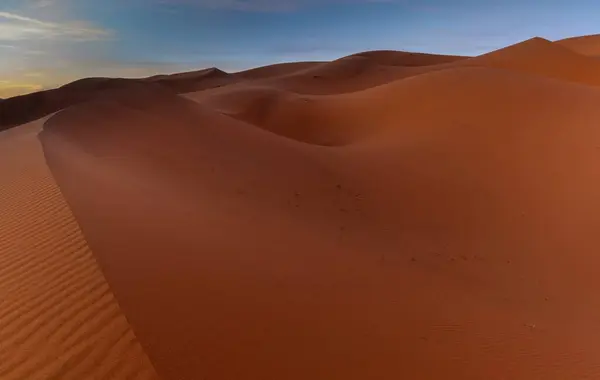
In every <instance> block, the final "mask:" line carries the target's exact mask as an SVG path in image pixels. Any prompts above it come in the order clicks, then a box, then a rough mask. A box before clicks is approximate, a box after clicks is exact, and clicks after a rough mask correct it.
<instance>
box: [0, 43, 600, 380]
mask: <svg viewBox="0 0 600 380" xmlns="http://www.w3.org/2000/svg"><path fill="white" fill-rule="evenodd" d="M599 70H600V61H597V60H596V59H595V58H593V57H590V56H585V55H582V54H579V53H577V52H576V51H574V50H571V49H570V48H568V47H565V46H563V45H562V44H560V43H553V42H550V41H547V40H544V39H541V38H534V39H531V40H528V41H524V42H522V43H519V44H516V45H513V46H509V47H506V48H504V49H500V50H498V51H495V52H491V53H489V54H485V55H482V56H479V57H472V58H468V57H447V56H441V57H440V56H430V55H414V54H412V55H411V54H408V53H403V52H386V51H383V52H381V51H380V52H365V53H358V54H356V55H352V56H349V57H344V58H341V59H339V60H336V61H332V62H301V63H297V64H278V65H273V66H272V67H263V68H259V69H255V70H251V71H247V72H243V73H234V74H227V73H223V72H221V71H219V70H216V69H208V70H204V71H199V72H194V73H185V74H181V75H176V76H170V77H158V78H154V79H153V80H145V81H141V82H136V84H135V85H129V82H128V85H127V86H122V85H120V84H119V85H117V86H113V85H111V86H109V88H107V87H106V86H105V85H104V84H103V85H102V87H103V89H102V91H96V92H94V95H93V96H92V97H90V98H89V99H88V100H89V101H82V102H80V103H79V104H77V105H74V106H72V107H70V108H68V109H66V110H64V111H62V112H59V113H57V114H56V115H54V116H52V117H50V118H49V119H48V120H47V121H45V122H44V125H43V130H42V132H41V133H40V134H39V140H40V142H41V145H42V149H43V153H44V156H45V159H46V164H47V168H49V169H50V172H51V173H52V178H53V180H54V181H56V184H58V186H59V187H60V192H59V193H58V194H60V196H61V197H64V199H65V200H66V201H67V202H68V205H69V206H68V211H70V212H72V216H73V217H74V220H76V222H77V225H78V226H79V227H80V228H81V233H82V234H83V236H85V241H86V242H87V244H88V245H89V250H86V252H88V255H89V256H88V257H91V258H93V259H95V260H96V261H97V263H98V266H99V268H100V270H101V272H98V273H99V274H98V275H97V276H99V277H98V278H99V279H98V281H100V280H103V279H104V278H105V279H106V281H107V283H108V285H109V286H110V288H107V289H110V292H112V294H113V295H114V299H116V300H117V301H118V307H117V306H115V308H116V309H115V315H121V316H124V317H126V321H127V322H128V324H129V325H127V322H125V319H123V325H122V326H123V327H122V328H123V329H127V328H128V326H130V327H131V330H127V331H131V332H130V333H129V334H131V335H130V336H131V337H132V339H137V340H139V346H136V347H138V348H136V350H138V351H136V352H137V353H136V354H132V355H133V356H135V357H136V358H139V359H136V360H137V363H140V362H144V361H143V360H145V359H141V358H143V357H144V356H143V355H144V354H145V355H147V358H148V360H149V362H150V363H152V366H153V367H154V368H155V369H156V372H157V374H158V376H160V378H161V379H167V380H176V379H177V380H187V379H190V380H191V379H194V380H195V379H224V380H225V379H250V380H252V379H257V380H258V379H291V380H295V379H298V380H300V379H323V380H325V379H337V378H343V379H350V380H354V379H356V380H362V379H385V380H387V379H399V378H407V379H438V378H444V379H457V380H458V379H461V380H463V379H466V380H479V379H516V380H532V379H533V380H535V379H540V380H541V379H544V380H548V379H550V380H553V379H556V380H564V379H595V378H598V376H600V370H599V368H600V358H599V357H598V355H597V352H598V350H600V343H599V342H600V330H598V328H597V321H598V320H599V319H600V300H598V297H596V296H595V293H594V289H596V288H598V287H600V278H598V276H597V274H596V272H597V270H596V268H597V266H598V264H600V259H599V258H598V257H597V252H598V251H599V250H600V240H598V238H597V229H598V225H599V223H600V201H599V200H598V197H597V194H598V193H599V192H600V176H599V174H598V170H597V168H598V166H599V165H600V130H599V129H598V127H597V126H598V125H599V124H600V109H599V108H598V107H597V104H600V87H599V86H598V85H599V84H600V83H598V78H600V75H598V74H600V71H599ZM223 78H225V79H223ZM205 79H206V81H207V82H204V83H209V84H210V83H212V84H210V85H203V84H202V83H203V81H204V80H205ZM217 79H218V81H223V82H219V84H218V85H214V86H213V84H214V83H216V82H215V81H216V80H217ZM165 80H168V81H171V80H172V81H173V83H176V86H175V87H177V88H180V89H183V88H191V87H187V86H188V85H187V84H186V81H188V80H189V82H190V83H189V86H192V87H195V86H200V88H201V89H200V90H197V91H191V92H186V93H185V94H178V92H181V91H180V90H175V91H174V90H173V88H174V87H173V86H170V85H160V84H158V83H156V82H157V81H165ZM90 83H93V84H94V85H97V84H98V83H104V82H103V81H100V82H97V81H92V82H87V83H85V82H84V83H83V84H84V85H85V87H86V88H88V86H89V85H90ZM111 83H116V82H111ZM119 83H121V82H119ZM80 84H81V83H80ZM180 86H181V87H180ZM10 132H13V131H12V130H11V131H9V133H10ZM15 149H17V148H15ZM37 149H38V153H39V146H38V148H37ZM18 151H19V152H21V151H23V152H25V153H20V154H24V155H25V156H27V157H29V156H32V157H33V155H32V154H31V153H27V152H26V151H25V150H24V149H22V148H18ZM36 162H37V161H36ZM43 167H44V170H47V169H46V166H43ZM12 198H14V199H18V197H16V196H15V197H12ZM36 199H37V198H36ZM61 199H62V198H61ZM27 203H28V204H30V203H31V204H33V202H27ZM40 207H42V206H40ZM44 207H46V206H44ZM65 207H66V206H65ZM65 212H66V211H65ZM7 230H9V231H10V229H7ZM0 231H3V229H0ZM90 250H91V253H90ZM65 251H67V250H65ZM8 273H12V272H10V271H9V272H8ZM102 275H103V276H104V277H102ZM107 291H108V290H107ZM90 308H91V306H90ZM120 313H121V314H120ZM133 336H135V337H137V338H133ZM100 346H101V345H100ZM90 347H91V348H90V350H91V349H95V348H96V347H98V345H96V344H91V345H90ZM123 360H124V362H123V364H122V365H123V366H125V363H129V362H130V361H129V360H127V359H123ZM72 362H79V359H77V358H76V359H72ZM144 363H148V362H144ZM144 368H148V367H144ZM139 371H140V372H143V371H142V370H141V369H140V370H139ZM100 378H101V377H100Z"/></svg>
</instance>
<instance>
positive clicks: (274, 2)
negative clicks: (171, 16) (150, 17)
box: [155, 0, 403, 12]
mask: <svg viewBox="0 0 600 380" xmlns="http://www.w3.org/2000/svg"><path fill="white" fill-rule="evenodd" d="M155 1H157V2H158V3H159V4H164V5H177V4H184V5H195V6H200V7H205V8H210V9H225V10H235V11H249V12H286V11H293V10H298V9H302V8H307V7H312V6H317V5H326V4H352V3H354V4H360V3H381V2H385V3H394V2H401V1H403V0H155Z"/></svg>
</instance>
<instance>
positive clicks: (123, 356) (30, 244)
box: [0, 123, 158, 380]
mask: <svg viewBox="0 0 600 380" xmlns="http://www.w3.org/2000/svg"><path fill="white" fill-rule="evenodd" d="M40 129H41V123H33V124H31V125H24V126H22V127H19V128H16V129H13V130H10V131H6V132H2V133H0V181H1V186H0V218H1V220H2V227H1V228H0V300H1V301H0V342H2V343H1V344H0V378H1V379H3V380H12V379H14V380H22V379H32V380H37V379H40V380H41V379H73V380H78V379H83V378H85V379H98V380H100V379H106V380H108V379H126V378H127V379H137V380H150V379H157V378H158V377H157V375H156V373H155V372H154V369H153V367H152V365H151V363H150V362H149V361H148V358H147V357H146V356H145V354H144V352H143V350H142V348H141V346H140V344H139V343H138V341H137V339H136V337H135V335H134V334H133V332H132V330H131V329H130V327H129V324H128V323H127V320H126V319H125V317H124V316H123V314H122V313H121V311H120V309H119V306H118V304H117V302H116V300H115V298H114V296H113V295H112V292H111V290H110V288H109V286H108V284H107V282H106V280H105V279H104V276H103V275H102V273H101V272H100V270H99V268H98V266H97V263H96V261H95V259H94V257H93V255H92V253H91V251H90V249H89V247H88V245H87V243H86V241H85V239H84V237H83V235H82V234H81V231H80V230H79V227H78V225H77V222H76V221H75V218H74V217H73V215H72V214H71V212H70V209H69V207H68V205H67V203H66V202H65V200H64V199H63V197H62V195H61V193H60V190H59V189H58V187H57V185H56V183H55V182H54V180H53V178H52V175H51V174H50V171H49V170H48V168H47V167H46V164H45V161H44V156H43V153H42V149H41V146H40V143H39V141H38V139H37V133H38V132H39V130H40Z"/></svg>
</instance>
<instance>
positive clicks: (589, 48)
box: [555, 34, 600, 58]
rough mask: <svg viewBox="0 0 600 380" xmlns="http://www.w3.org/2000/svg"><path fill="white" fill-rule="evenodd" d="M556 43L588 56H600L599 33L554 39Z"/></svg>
mask: <svg viewBox="0 0 600 380" xmlns="http://www.w3.org/2000/svg"><path fill="white" fill-rule="evenodd" d="M555 43H556V44H559V45H562V46H565V47H567V48H569V49H571V50H573V51H574V52H576V53H579V54H583V55H587V56H590V57H596V58H597V57H600V35H598V34H594V35H590V36H581V37H571V38H565V39H562V40H558V41H555Z"/></svg>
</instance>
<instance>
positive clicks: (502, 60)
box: [457, 38, 600, 85]
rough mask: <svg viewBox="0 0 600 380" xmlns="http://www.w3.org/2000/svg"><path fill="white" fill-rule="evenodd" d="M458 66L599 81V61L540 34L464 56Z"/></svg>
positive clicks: (591, 81)
mask: <svg viewBox="0 0 600 380" xmlns="http://www.w3.org/2000/svg"><path fill="white" fill-rule="evenodd" d="M457 64H458V65H460V66H465V65H466V66H485V67H497V68H503V69H509V70H518V71H524V72H528V73H534V74H539V75H544V76H549V77H552V78H557V79H563V80H568V81H573V82H579V83H585V84H593V85H599V84H600V79H599V78H600V62H599V61H597V60H595V59H592V58H590V57H586V56H583V55H581V54H577V53H575V52H574V51H572V50H570V49H568V48H566V47H564V46H561V45H559V44H555V43H553V42H551V41H548V40H545V39H543V38H532V39H530V40H527V41H524V42H521V43H518V44H515V45H512V46H508V47H506V48H504V49H500V50H496V51H493V52H491V53H488V54H484V55H481V56H478V57H474V58H471V59H468V60H463V61H458V62H457Z"/></svg>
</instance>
